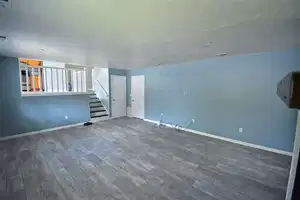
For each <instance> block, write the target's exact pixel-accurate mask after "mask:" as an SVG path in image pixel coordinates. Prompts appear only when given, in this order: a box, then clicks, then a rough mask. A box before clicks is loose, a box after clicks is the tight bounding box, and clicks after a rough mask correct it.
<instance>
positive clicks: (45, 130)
mask: <svg viewBox="0 0 300 200" xmlns="http://www.w3.org/2000/svg"><path fill="white" fill-rule="evenodd" d="M83 124H84V122H81V123H77V124H71V125H66V126H59V127H55V128H49V129H43V130H40V131H33V132H29V133H21V134H18V135H12V136H6V137H2V138H0V141H5V140H10V139H16V138H21V137H25V136H30V135H36V134H40V133H46V132H50V131H56V130H61V129H66V128H72V127H76V126H81V125H83Z"/></svg>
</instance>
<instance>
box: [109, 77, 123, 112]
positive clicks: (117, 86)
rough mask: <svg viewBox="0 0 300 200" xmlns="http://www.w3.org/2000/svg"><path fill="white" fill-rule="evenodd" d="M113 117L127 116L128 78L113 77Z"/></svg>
mask: <svg viewBox="0 0 300 200" xmlns="http://www.w3.org/2000/svg"><path fill="white" fill-rule="evenodd" d="M110 80H111V110H112V117H123V116H126V77H125V76H114V75H111V79H110Z"/></svg>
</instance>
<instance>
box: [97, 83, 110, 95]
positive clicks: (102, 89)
mask: <svg viewBox="0 0 300 200" xmlns="http://www.w3.org/2000/svg"><path fill="white" fill-rule="evenodd" d="M97 83H98V84H99V85H100V87H101V88H102V90H103V91H104V92H105V94H106V95H107V96H108V95H109V94H108V92H107V91H106V90H105V89H104V87H103V85H102V84H101V83H100V81H99V80H97Z"/></svg>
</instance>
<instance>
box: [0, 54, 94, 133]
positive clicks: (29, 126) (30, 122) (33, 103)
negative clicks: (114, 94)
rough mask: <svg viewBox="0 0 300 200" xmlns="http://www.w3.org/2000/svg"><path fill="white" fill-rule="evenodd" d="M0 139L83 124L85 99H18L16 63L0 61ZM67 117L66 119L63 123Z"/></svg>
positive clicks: (0, 58) (56, 97)
mask: <svg viewBox="0 0 300 200" xmlns="http://www.w3.org/2000/svg"><path fill="white" fill-rule="evenodd" d="M2 59H3V61H2V62H0V77H1V85H0V95H1V99H0V102H1V104H0V116H1V124H0V131H1V132H0V137H4V136H11V135H16V134H20V133H26V132H31V131H38V130H42V129H48V128H54V127H58V126H64V125H70V124H75V123H80V122H86V121H88V120H89V119H90V112H89V96H88V95H72V96H43V97H36V96H35V97H21V92H20V78H19V63H18V59H16V58H7V57H0V60H2ZM65 116H68V119H67V120H66V119H65Z"/></svg>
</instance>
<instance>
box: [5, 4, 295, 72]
mask: <svg viewBox="0 0 300 200" xmlns="http://www.w3.org/2000/svg"><path fill="white" fill-rule="evenodd" d="M0 35H4V36H7V37H8V38H7V40H6V41H4V42H0V54H2V55H5V56H13V57H26V58H39V59H45V60H53V61H54V60H56V61H61V62H67V63H78V64H83V65H98V66H99V65H101V66H102V64H103V63H105V62H106V61H108V62H109V66H110V67H117V68H133V67H144V66H153V65H159V64H167V63H178V62H185V61H191V60H198V59H205V58H211V57H215V56H216V55H217V54H221V53H227V54H228V55H235V54H246V53H251V52H262V51H276V50H282V49H287V48H292V47H300V39H298V38H299V35H300V1H299V0H51V1H45V0H12V8H11V9H1V8H0ZM40 49H44V50H45V51H44V52H43V51H41V50H40Z"/></svg>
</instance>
